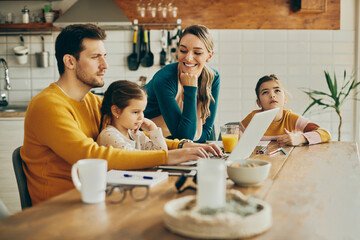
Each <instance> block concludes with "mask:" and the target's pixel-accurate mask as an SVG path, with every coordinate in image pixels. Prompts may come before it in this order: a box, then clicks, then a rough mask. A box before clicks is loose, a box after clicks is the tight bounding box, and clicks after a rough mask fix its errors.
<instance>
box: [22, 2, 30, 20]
mask: <svg viewBox="0 0 360 240" xmlns="http://www.w3.org/2000/svg"><path fill="white" fill-rule="evenodd" d="M21 12H22V23H29V12H30V10H29V9H28V8H26V6H25V7H24V9H23V10H21Z"/></svg>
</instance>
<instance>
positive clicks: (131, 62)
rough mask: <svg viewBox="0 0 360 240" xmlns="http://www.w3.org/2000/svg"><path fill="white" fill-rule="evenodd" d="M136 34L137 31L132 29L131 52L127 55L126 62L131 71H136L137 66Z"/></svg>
mask: <svg viewBox="0 0 360 240" xmlns="http://www.w3.org/2000/svg"><path fill="white" fill-rule="evenodd" d="M137 35H138V34H137V31H136V30H134V36H133V52H132V53H131V54H130V55H129V56H128V57H127V64H128V67H129V69H130V70H131V71H136V70H137V69H138V68H139V61H138V54H137V52H136V43H137Z"/></svg>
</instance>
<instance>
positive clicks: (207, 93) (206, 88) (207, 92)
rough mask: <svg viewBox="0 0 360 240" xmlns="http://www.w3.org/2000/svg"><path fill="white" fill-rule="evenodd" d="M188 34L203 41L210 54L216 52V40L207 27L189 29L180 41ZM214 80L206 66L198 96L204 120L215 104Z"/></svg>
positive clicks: (191, 27) (199, 83)
mask: <svg viewBox="0 0 360 240" xmlns="http://www.w3.org/2000/svg"><path fill="white" fill-rule="evenodd" d="M186 34H192V35H195V36H197V37H198V38H199V39H200V40H201V42H203V43H204V45H205V47H206V49H207V50H208V52H209V53H210V52H212V51H213V50H214V40H213V38H212V36H211V35H210V33H209V29H208V28H207V27H205V26H203V25H192V26H189V27H187V28H186V29H185V30H184V32H183V33H182V35H181V38H180V41H181V39H182V38H183V37H184V36H185V35H186ZM214 78H215V73H214V71H213V70H212V69H211V68H210V67H208V66H206V65H204V68H203V70H202V72H201V75H200V77H199V80H198V86H199V87H198V94H197V98H198V100H199V102H200V111H201V118H202V119H203V120H205V119H206V118H207V117H209V116H210V101H213V102H215V100H214V98H213V96H212V94H211V87H212V83H213V81H214Z"/></svg>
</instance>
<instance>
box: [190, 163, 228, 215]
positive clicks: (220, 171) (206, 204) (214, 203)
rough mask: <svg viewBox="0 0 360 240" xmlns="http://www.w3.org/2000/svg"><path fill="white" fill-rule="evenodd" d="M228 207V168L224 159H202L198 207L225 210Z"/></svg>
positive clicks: (198, 183) (198, 181)
mask: <svg viewBox="0 0 360 240" xmlns="http://www.w3.org/2000/svg"><path fill="white" fill-rule="evenodd" d="M225 205H226V167H225V162H224V160H222V159H200V160H199V162H198V174H197V206H198V207H199V208H200V209H201V208H213V209H216V208H223V207H225Z"/></svg>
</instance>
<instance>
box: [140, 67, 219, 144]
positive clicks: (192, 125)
mask: <svg viewBox="0 0 360 240" xmlns="http://www.w3.org/2000/svg"><path fill="white" fill-rule="evenodd" d="M177 71H178V63H177V62H176V63H171V64H168V65H166V66H165V67H163V68H162V69H161V70H159V71H158V72H157V73H156V74H155V75H154V77H153V78H152V80H151V81H150V82H149V83H148V84H147V85H146V86H145V87H144V88H145V89H146V92H147V95H148V103H147V106H146V109H145V112H144V114H145V117H146V118H150V119H152V118H155V117H158V116H160V115H162V116H163V118H164V120H165V123H166V125H167V127H168V129H169V131H170V133H171V137H170V138H178V139H183V138H186V139H191V140H193V139H194V137H195V134H196V123H197V117H196V116H197V114H196V95H197V89H198V88H197V87H190V86H184V105H183V111H182V112H181V110H180V108H179V106H178V104H177V102H176V100H175V96H176V94H177V91H178V77H177ZM213 71H214V72H215V78H214V81H213V83H212V87H211V93H212V96H213V98H214V100H215V103H214V102H213V101H211V103H210V116H209V117H208V118H207V119H206V121H205V124H204V125H203V129H202V135H201V137H200V139H199V140H197V142H205V141H206V140H208V139H209V137H210V135H211V130H212V127H213V125H214V120H215V115H216V109H217V104H218V97H219V90H220V76H219V73H218V72H217V71H216V70H214V69H213ZM200 81H201V80H200Z"/></svg>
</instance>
